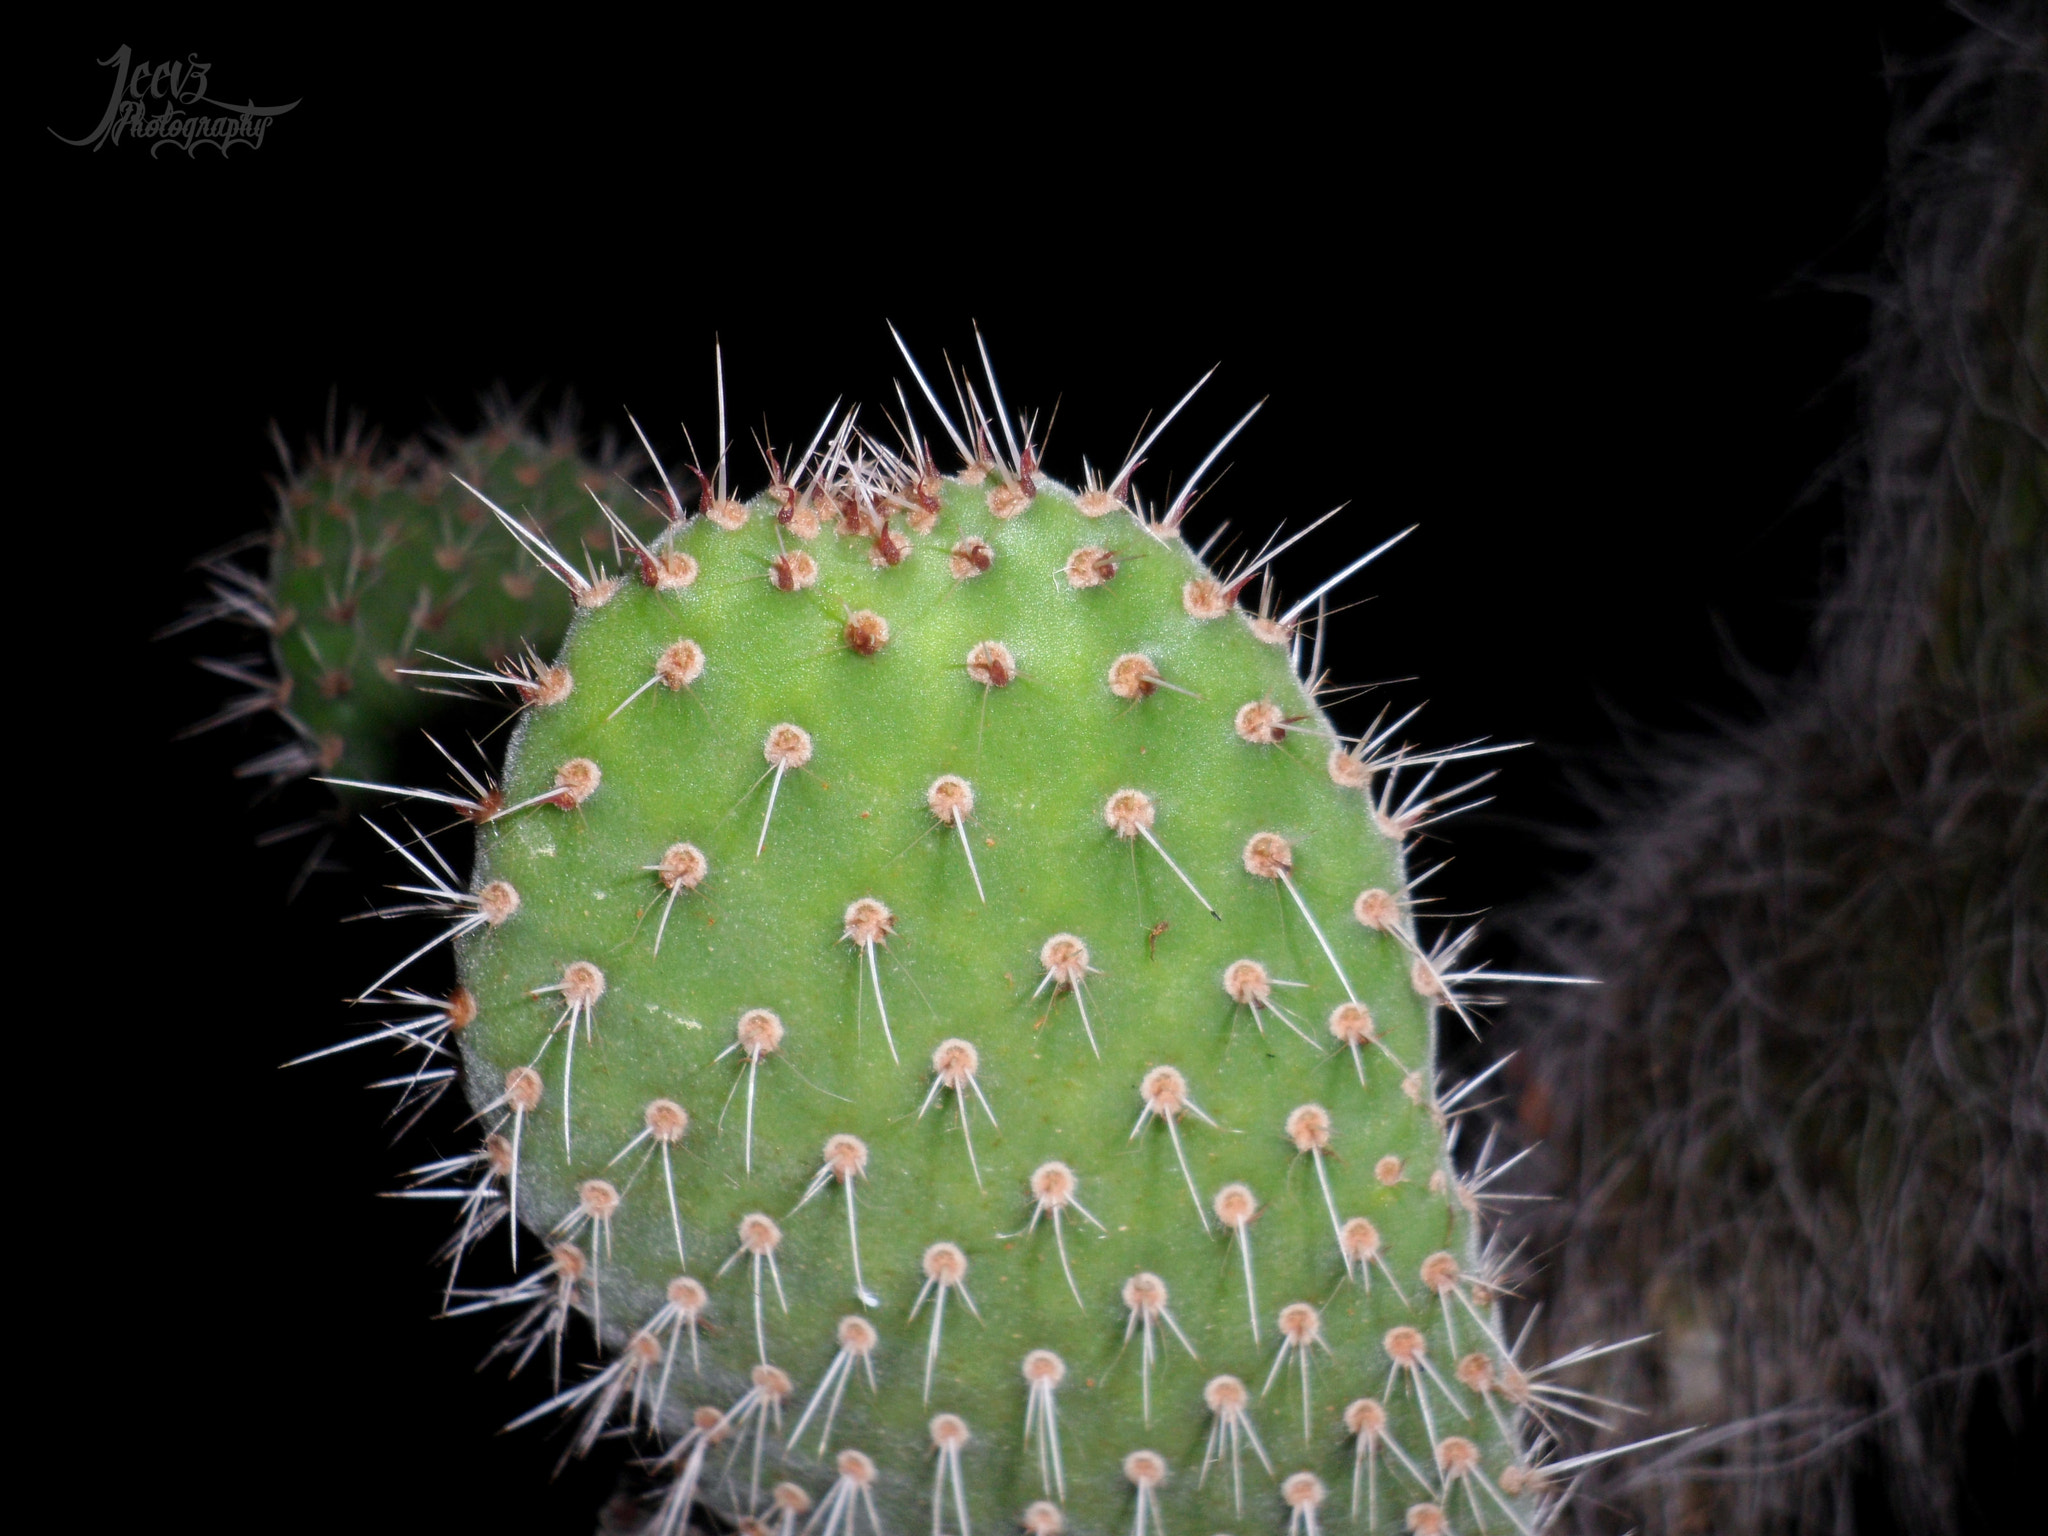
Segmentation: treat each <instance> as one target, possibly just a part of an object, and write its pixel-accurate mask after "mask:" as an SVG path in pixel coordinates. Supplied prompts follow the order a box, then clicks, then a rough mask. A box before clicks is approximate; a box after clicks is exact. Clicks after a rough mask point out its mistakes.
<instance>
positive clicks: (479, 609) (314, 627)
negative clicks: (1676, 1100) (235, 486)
mask: <svg viewBox="0 0 2048 1536" xmlns="http://www.w3.org/2000/svg"><path fill="white" fill-rule="evenodd" d="M484 414H485V420H484V425H483V426H482V428H481V429H480V430H478V431H476V432H473V433H454V432H449V433H445V434H443V435H442V437H441V439H440V440H439V441H438V442H436V443H434V444H432V445H429V444H426V443H421V442H409V443H406V444H403V445H402V446H400V447H399V448H398V449H396V450H395V451H389V452H387V451H384V450H382V449H381V448H380V445H379V443H378V440H377V437H376V435H375V434H374V433H372V432H369V431H366V430H365V429H364V426H363V424H362V423H361V421H359V420H352V421H351V422H350V423H349V424H348V425H347V427H346V428H345V429H344V430H343V431H342V433H341V434H340V436H339V438H337V437H336V435H335V433H334V432H333V431H332V430H330V431H329V432H328V434H327V436H326V438H325V439H324V440H322V441H321V442H318V443H315V444H313V445H312V446H311V447H310V448H309V449H308V451H307V452H306V453H305V454H303V455H300V456H295V455H294V454H293V453H292V452H291V450H290V448H289V447H288V446H287V445H286V444H285V442H284V440H283V438H282V437H279V438H277V451H278V457H279V460H280V462H281V464H282V466H283V470H284V474H283V477H282V478H281V479H279V480H278V481H276V482H275V483H276V489H277V508H276V513H275V516H274V518H273V521H272V524H271V527H270V528H269V529H268V530H267V531H266V532H264V533H260V534H255V535H252V536H251V537H250V538H248V539H246V540H243V541H241V542H240V543H238V544H236V545H234V546H231V547H230V548H228V549H225V550H221V551H217V552H216V553H215V554H213V555H210V556H208V557H207V558H206V559H204V560H202V561H201V562H200V569H201V571H202V572H203V574H204V575H205V577H206V582H207V589H208V591H207V597H206V598H205V599H204V600H203V601H201V602H199V603H197V604H195V605H194V606H193V608H192V609H191V611H190V612H189V613H188V614H187V615H186V616H185V617H184V618H183V619H182V620H180V621H179V622H178V623H177V624H174V625H172V626H171V628H170V630H168V631H167V633H177V632H179V631H182V630H185V629H190V628H193V627H195V626H197V625H200V624H204V623H208V622H212V621H224V622H228V623H232V624H236V625H239V626H242V627H245V628H248V629H253V630H256V631H258V632H260V633H261V634H262V635H263V636H264V637H265V644H266V647H267V649H266V651H265V652H264V653H262V654H258V655H253V656H231V657H209V658H206V659H204V660H202V661H201V662H200V665H201V666H203V667H205V668H207V669H208V670H209V671H212V672H214V673H216V674H218V675H219V676H221V677H222V678H225V679H226V680H227V681H229V682H231V683H234V684H236V685H238V686H240V687H241V688H243V689H245V690H247V691H246V692H244V693H242V694H240V695H238V696H236V697H235V698H233V699H231V700H230V701H229V702H228V703H227V704H225V705H224V706H223V707H222V708H221V709H220V710H219V711H218V712H217V713H215V714H214V715H212V716H210V717H209V718H207V719H205V720H202V721H200V722H199V723H198V724H196V725H194V726H193V727H191V729H190V730H189V731H188V732H187V734H188V735H197V734H199V733H201V732H204V731H208V730H212V729H214V728H216V727H219V726H223V725H227V724H230V723H232V722H235V721H240V720H247V719H252V718H260V717H264V716H268V717H270V718H272V719H274V720H277V721H279V722H281V723H282V724H283V725H284V726H285V728H286V731H287V736H286V739H285V740H284V741H282V742H281V743H279V744H278V745H276V746H274V747H272V748H269V749H267V750H265V751H263V752H261V753H259V754H257V755H256V756H255V757H252V758H250V759H249V760H248V761H246V762H244V763H243V764H242V765H241V766H240V767H239V768H237V769H236V773H237V774H238V775H239V776H241V777H246V778H261V779H267V780H270V781H272V782H284V781H288V780H291V779H297V778H303V777H307V776H309V775H319V776H322V777H324V778H326V779H327V781H328V782H330V783H334V784H337V785H338V786H339V787H340V788H341V790H342V792H343V793H344V794H345V795H351V796H354V797H355V798H357V799H360V798H361V792H362V790H363V789H364V788H365V787H366V786H367V785H371V784H374V783H375V782H376V781H381V780H384V779H386V778H388V777H389V775H390V773H391V771H392V765H393V755H394V752H395V750H396V748H397V745H398V743H399V742H400V741H401V740H402V739H403V737H404V736H405V735H406V734H407V733H409V732H411V731H413V730H416V729H418V728H420V727H421V726H422V725H425V724H427V723H428V722H429V721H430V720H431V719H432V718H433V716H434V715H435V714H436V713H437V712H439V710H440V708H441V704H442V699H441V697H439V696H444V695H446V694H449V693H466V694H469V695H472V696H474V695H476V694H478V693H485V694H493V695H495V694H498V693H502V692H506V691H511V692H514V693H516V694H519V695H522V696H524V695H527V694H530V693H531V692H532V691H533V690H534V689H535V688H536V687H537V686H539V674H540V671H541V668H540V664H539V658H540V657H542V656H544V655H547V654H549V653H551V652H552V650H553V649H554V647H555V646H556V645H558V644H559V643H560V641H561V637H562V633H563V631H564V630H565V629H566V628H567V627H568V622H569V614H570V612H571V610H572V608H573V592H572V591H570V590H565V588H564V586H563V585H562V584H561V583H559V582H556V581H550V580H548V579H546V578H545V577H543V576H542V575H540V574H539V573H538V572H537V571H535V569H534V568H533V564H532V562H531V560H529V559H528V558H527V557H526V556H525V554H524V553H523V552H522V550H521V548H520V546H519V545H518V544H517V543H516V542H514V541H510V540H508V539H506V538H505V537H504V535H503V532H502V530H501V529H500V528H499V527H498V526H497V524H496V522H495V521H494V520H493V519H492V518H491V516H490V514H489V513H488V512H487V511H485V510H484V508H483V507H482V506H481V505H480V504H479V503H478V502H477V500H476V498H475V497H474V496H473V495H471V494H470V493H469V492H467V491H465V490H464V489H463V488H462V482H464V481H466V482H468V483H469V484H472V485H475V486H478V487H480V488H482V489H483V490H484V491H485V492H486V493H487V494H489V495H490V496H491V497H492V498H493V499H494V500H496V501H497V503H498V504H499V505H501V506H504V507H507V508H511V509H513V511H514V512H515V514H516V516H517V517H518V518H519V519H520V522H521V524H522V526H523V527H525V528H527V529H530V530H532V531H533V532H534V533H536V534H537V535H538V536H540V537H543V538H547V539H550V540H553V541H554V542H555V543H557V544H559V545H561V546H563V547H565V548H567V549H569V550H571V551H572V552H574V553H575V555H576V557H577V558H579V559H580V558H582V556H583V555H584V554H585V553H586V552H594V551H596V550H598V549H600V548H601V549H603V550H605V551H607V552H609V550H610V548H611V542H610V539H609V537H608V536H607V530H606V529H605V524H604V521H603V519H602V517H601V516H600V515H599V513H598V511H597V508H596V506H595V505H594V504H593V503H592V500H591V496H592V493H593V492H599V491H604V492H607V493H610V492H611V491H613V490H615V489H616V487H617V485H618V479H617V475H618V473H619V472H620V471H621V470H622V469H623V468H624V467H625V465H624V463H623V461H622V460H621V459H620V457H619V455H618V454H617V453H616V452H614V451H613V450H612V448H611V447H610V445H609V443H608V442H606V443H603V444H601V445H600V448H599V451H598V453H597V454H596V455H595V456H594V457H592V456H590V455H586V454H585V453H584V452H583V451H582V450H581V449H580V448H579V447H578V444H577V438H576V432H575V429H574V423H573V418H572V417H571V416H570V415H569V414H568V413H566V412H565V413H564V414H563V415H562V416H560V417H559V418H558V419H557V420H556V421H555V422H553V423H552V424H551V425H550V427H549V429H548V430H547V431H546V432H545V433H541V432H536V431H535V430H534V429H533V428H532V427H531V426H530V425H529V421H528V415H529V413H528V411H527V410H525V409H523V408H521V407H520V406H518V405H515V404H513V403H512V402H510V401H508V400H506V399H504V398H502V397H491V398H488V399H486V401H485V405H484ZM254 549H261V550H263V551H265V552H266V554H267V556H268V566H267V569H265V570H262V571H257V570H253V569H251V568H250V567H249V566H247V565H245V564H244V563H243V562H242V560H241V558H240V557H241V556H242V555H243V554H245V553H247V552H249V551H250V550H254ZM455 657H459V658H462V660H461V661H460V662H455V661H451V660H447V659H445V658H455Z"/></svg>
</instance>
